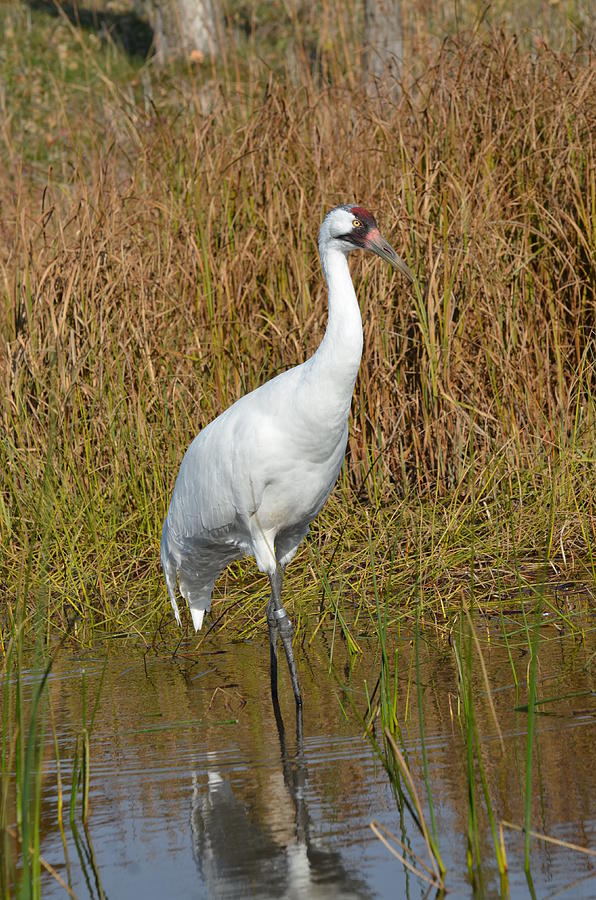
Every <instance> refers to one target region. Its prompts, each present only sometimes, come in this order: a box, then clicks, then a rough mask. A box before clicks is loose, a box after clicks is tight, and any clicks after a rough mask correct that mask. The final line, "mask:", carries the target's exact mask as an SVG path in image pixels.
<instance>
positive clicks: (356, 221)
mask: <svg viewBox="0 0 596 900" xmlns="http://www.w3.org/2000/svg"><path fill="white" fill-rule="evenodd" d="M361 225H362V222H361V221H360V219H354V221H353V222H352V228H360V227H361Z"/></svg>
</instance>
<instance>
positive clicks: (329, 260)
mask: <svg viewBox="0 0 596 900" xmlns="http://www.w3.org/2000/svg"><path fill="white" fill-rule="evenodd" d="M320 253H321V262H322V264H323V273H324V275H325V280H326V282H327V288H328V291H329V318H328V321H327V328H326V330H325V335H324V337H323V340H322V341H321V343H320V345H319V348H318V350H317V352H316V353H315V355H314V356H313V357H312V368H313V373H316V377H317V379H318V381H319V383H320V385H321V387H322V388H323V389H325V390H330V391H331V392H332V393H333V394H334V395H335V397H336V398H337V395H338V394H341V395H344V396H345V398H346V402H347V407H348V408H349V405H350V401H351V397H352V391H353V389H354V382H355V381H356V375H357V374H358V368H359V366H360V358H361V356H362V319H361V317H360V309H359V307H358V300H357V299H356V292H355V291H354V285H353V284H352V278H351V276H350V270H349V268H348V260H347V256H346V255H345V253H342V252H341V250H337V249H333V248H330V247H326V246H324V245H323V246H321V247H320Z"/></svg>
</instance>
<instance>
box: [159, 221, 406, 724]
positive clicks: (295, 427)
mask: <svg viewBox="0 0 596 900" xmlns="http://www.w3.org/2000/svg"><path fill="white" fill-rule="evenodd" d="M358 249H359V250H371V251H372V252H373V253H376V254H377V255H378V256H381V257H383V258H384V259H386V260H388V261H389V262H390V263H391V264H392V265H394V266H396V267H397V268H398V269H399V270H400V271H401V272H403V274H404V275H406V276H407V278H408V279H409V280H410V281H413V275H412V273H411V272H410V270H409V269H408V267H407V265H406V264H405V263H404V262H403V260H401V259H400V258H399V256H397V254H396V253H395V251H394V250H393V248H392V247H390V245H389V244H388V243H387V242H386V241H385V240H384V239H383V238H382V237H381V234H380V232H379V229H378V226H377V223H376V221H375V219H374V216H373V215H372V213H370V212H369V211H368V210H367V209H365V208H364V207H361V206H351V205H349V206H338V207H336V208H335V209H332V210H331V212H330V213H328V214H327V216H326V217H325V219H324V221H323V224H322V225H321V229H320V231H319V253H320V256H321V262H322V265H323V274H324V276H325V280H326V282H327V287H328V292H329V310H328V321H327V328H326V330H325V334H324V337H323V340H322V341H321V343H320V345H319V347H318V349H317V351H316V352H315V353H314V355H313V356H311V357H310V359H307V360H306V362H304V363H302V364H301V365H298V366H295V367H294V368H293V369H289V370H288V371H286V372H282V373H281V374H280V375H277V376H276V377H275V378H272V379H271V380H270V381H267V382H266V383H265V384H263V385H261V386H260V387H258V388H256V390H254V391H251V393H249V394H246V395H245V396H243V397H241V398H240V399H239V400H237V401H236V403H234V404H233V405H232V406H230V407H229V408H228V409H226V410H225V412H223V413H222V414H221V415H220V416H218V417H217V418H216V419H214V420H213V421H212V422H210V423H209V424H208V425H207V426H206V427H205V428H204V429H203V430H202V431H201V432H199V434H198V435H197V437H196V438H195V439H194V440H193V442H192V443H191V445H190V447H189V448H188V450H187V451H186V454H185V456H184V459H183V460H182V463H181V465H180V471H179V472H178V477H177V478H176V484H175V486H174V492H173V494H172V500H171V502H170V507H169V510H168V514H167V517H166V520H165V522H164V526H163V532H162V538H161V562H162V566H163V570H164V574H165V579H166V583H167V588H168V594H169V597H170V601H171V603H172V606H173V608H174V613H175V615H176V620H177V621H178V623H180V613H179V610H178V604H177V602H176V579H177V578H178V582H179V586H180V593H181V594H182V596H183V597H184V598H185V599H186V601H187V602H188V605H189V607H190V613H191V616H192V621H193V624H194V627H195V630H197V631H198V629H199V628H200V627H201V625H202V624H203V616H204V615H205V612H208V611H209V608H210V606H211V594H212V592H213V585H214V582H215V580H216V578H217V577H218V575H219V574H220V573H221V572H222V571H223V569H224V568H225V567H226V566H227V565H228V563H230V562H231V561H232V560H234V559H239V558H240V557H243V556H254V558H255V560H256V563H257V566H258V568H259V570H260V571H261V572H266V573H267V575H268V576H269V580H270V583H271V597H270V600H269V603H268V605H267V622H268V625H269V639H270V653H271V692H272V698H273V701H274V704H276V703H277V640H278V636H279V637H281V640H282V643H283V646H284V650H285V653H286V657H287V661H288V667H289V670H290V676H291V679H292V687H293V689H294V696H295V698H296V704H297V708H298V709H301V705H302V698H301V695H300V688H299V685H298V676H297V674H296V666H295V663H294V655H293V651H292V634H293V627H292V624H291V622H290V620H289V618H288V616H287V614H286V611H285V609H284V607H283V605H282V601H281V588H282V581H283V572H284V570H285V568H286V566H287V565H288V563H289V562H290V560H291V559H292V557H293V556H294V555H295V553H296V551H297V549H298V546H299V544H300V542H301V541H302V539H303V538H304V537H305V535H306V534H307V533H308V530H309V524H310V522H311V521H312V520H313V519H314V518H315V516H316V515H317V513H318V512H319V511H320V509H321V507H322V506H323V504H324V503H325V500H326V499H327V497H328V496H329V494H330V493H331V490H332V488H333V486H334V484H335V482H336V480H337V476H338V475H339V470H340V468H341V464H342V461H343V458H344V453H345V449H346V443H347V440H348V416H349V412H350V405H351V401H352V392H353V389H354V382H355V381H356V375H357V374H358V368H359V366H360V358H361V356H362V320H361V317H360V309H359V306H358V300H357V299H356V293H355V291H354V286H353V284H352V279H351V277H350V271H349V268H348V260H347V257H348V253H350V251H352V250H358Z"/></svg>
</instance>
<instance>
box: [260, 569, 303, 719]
mask: <svg viewBox="0 0 596 900" xmlns="http://www.w3.org/2000/svg"><path fill="white" fill-rule="evenodd" d="M269 581H270V582H271V599H270V600H269V603H268V605H267V624H268V625H269V645H270V656H271V699H272V700H273V705H274V706H275V704H276V703H278V705H279V701H278V699H277V638H278V637H280V638H281V642H282V644H283V645H284V650H285V653H286V659H287V661H288V668H289V670H290V678H291V679H292V688H293V689H294V697H295V698H296V708H297V710H298V711H299V712H300V715H302V696H301V694H300V685H299V684H298V674H297V672H296V663H295V662H294V651H293V649H292V635H293V633H294V629H293V627H292V623H291V622H290V620H289V619H288V615H287V613H286V611H285V609H284V608H283V605H282V602H281V585H282V581H283V572H282V571H281V569H280V568H279V566H278V567H277V569H276V570H275V573H274V574H273V575H270V576H269Z"/></svg>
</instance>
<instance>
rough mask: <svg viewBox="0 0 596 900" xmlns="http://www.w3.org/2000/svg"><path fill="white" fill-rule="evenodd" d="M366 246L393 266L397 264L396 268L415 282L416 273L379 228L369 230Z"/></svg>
mask: <svg viewBox="0 0 596 900" xmlns="http://www.w3.org/2000/svg"><path fill="white" fill-rule="evenodd" d="M365 247H366V249H367V250H370V251H372V253H376V254H377V256H380V257H382V258H383V259H386V260H387V262H390V263H391V265H392V266H395V268H396V269H399V271H400V272H401V273H402V274H403V275H405V276H406V278H407V279H408V280H409V281H411V282H413V281H414V275H413V274H412V271H411V269H409V268H408V266H407V265H406V264H405V262H404V261H403V259H401V257H399V256H398V255H397V253H396V252H395V250H394V249H393V247H392V246H391V244H388V243H387V241H386V240H385V238H384V237H382V235H381V233H380V231H379V229H378V228H375V229H373V230H372V231H369V233H368V235H367V236H366V240H365Z"/></svg>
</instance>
